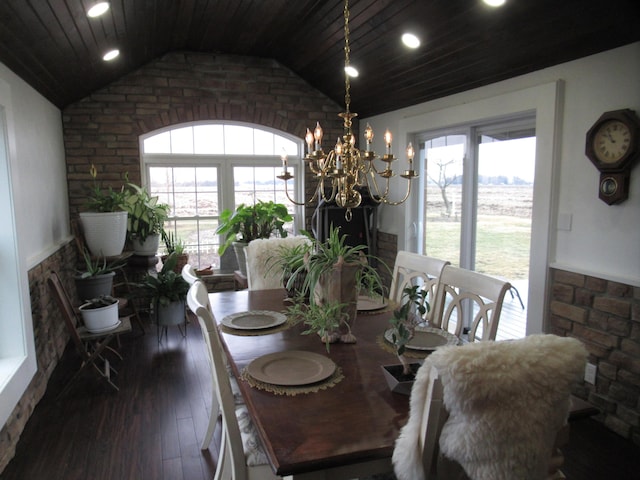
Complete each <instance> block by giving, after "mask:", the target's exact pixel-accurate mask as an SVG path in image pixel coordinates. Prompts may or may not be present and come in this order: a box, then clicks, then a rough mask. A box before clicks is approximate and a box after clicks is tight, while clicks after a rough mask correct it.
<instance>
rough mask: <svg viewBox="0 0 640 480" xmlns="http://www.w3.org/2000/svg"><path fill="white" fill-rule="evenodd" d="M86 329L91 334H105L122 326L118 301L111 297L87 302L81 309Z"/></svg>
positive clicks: (105, 296)
mask: <svg viewBox="0 0 640 480" xmlns="http://www.w3.org/2000/svg"><path fill="white" fill-rule="evenodd" d="M79 310H80V315H82V321H83V323H84V326H85V327H86V329H87V330H88V331H89V332H91V333H103V332H107V331H109V330H112V329H114V328H116V327H117V326H118V325H119V324H120V320H119V318H118V299H117V298H113V297H111V296H109V295H104V296H101V297H96V298H92V299H90V300H87V301H86V302H85V303H83V304H82V305H80V307H79Z"/></svg>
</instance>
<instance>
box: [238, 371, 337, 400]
mask: <svg viewBox="0 0 640 480" xmlns="http://www.w3.org/2000/svg"><path fill="white" fill-rule="evenodd" d="M240 378H241V379H242V380H244V381H245V382H247V383H248V384H249V385H251V386H252V387H253V388H257V389H258V390H264V391H266V392H271V393H273V394H274V395H287V396H289V397H294V396H296V395H304V394H307V393H316V392H319V391H321V390H326V389H327V388H331V387H335V386H336V385H337V384H338V383H340V382H341V381H342V380H343V379H344V375H343V373H342V369H341V368H340V367H336V370H335V372H333V373H332V374H331V376H330V377H328V378H326V379H324V380H322V381H321V382H317V383H312V384H309V385H296V386H283V385H273V384H272V383H265V382H261V381H260V380H256V379H255V378H253V377H252V376H251V375H250V374H249V372H248V371H247V369H246V367H245V368H244V369H243V370H242V373H241V374H240Z"/></svg>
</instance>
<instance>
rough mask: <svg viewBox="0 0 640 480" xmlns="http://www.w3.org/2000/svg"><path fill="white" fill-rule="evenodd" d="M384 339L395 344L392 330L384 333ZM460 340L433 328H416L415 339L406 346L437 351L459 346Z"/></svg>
mask: <svg viewBox="0 0 640 480" xmlns="http://www.w3.org/2000/svg"><path fill="white" fill-rule="evenodd" d="M384 338H385V340H387V341H388V342H391V343H393V337H392V331H391V329H389V330H387V331H386V332H384ZM458 342H459V339H458V337H456V336H455V335H453V334H451V333H449V332H447V331H445V330H442V329H440V328H433V327H420V326H418V327H416V330H415V333H414V335H413V338H412V339H411V340H409V342H408V343H407V344H406V345H405V347H406V348H409V349H411V350H425V351H428V350H436V349H438V348H440V347H446V346H448V345H458Z"/></svg>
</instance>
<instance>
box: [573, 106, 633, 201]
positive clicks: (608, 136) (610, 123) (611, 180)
mask: <svg viewBox="0 0 640 480" xmlns="http://www.w3.org/2000/svg"><path fill="white" fill-rule="evenodd" d="M585 152H586V155H587V157H588V158H589V160H591V163H593V164H594V165H595V167H596V168H597V169H598V170H599V171H600V184H599V187H598V197H599V198H600V199H601V200H602V201H603V202H605V203H607V204H608V205H614V204H617V203H621V202H623V201H625V200H626V199H627V198H628V196H629V178H630V177H631V167H633V165H634V164H635V162H636V161H637V160H638V158H640V118H638V116H637V115H636V114H635V112H634V111H633V110H629V109H623V110H613V111H611V112H605V113H603V114H602V115H601V116H600V118H599V119H598V120H597V121H596V122H595V123H594V124H593V126H592V127H591V128H590V129H589V131H588V132H587V142H586V149H585Z"/></svg>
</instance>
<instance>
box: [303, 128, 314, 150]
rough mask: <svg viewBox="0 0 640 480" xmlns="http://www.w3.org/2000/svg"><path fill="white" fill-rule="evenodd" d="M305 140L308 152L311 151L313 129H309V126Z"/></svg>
mask: <svg viewBox="0 0 640 480" xmlns="http://www.w3.org/2000/svg"><path fill="white" fill-rule="evenodd" d="M304 141H305V142H307V149H308V152H307V153H311V151H312V148H313V133H311V130H309V129H308V128H307V134H306V135H305V136H304Z"/></svg>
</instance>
